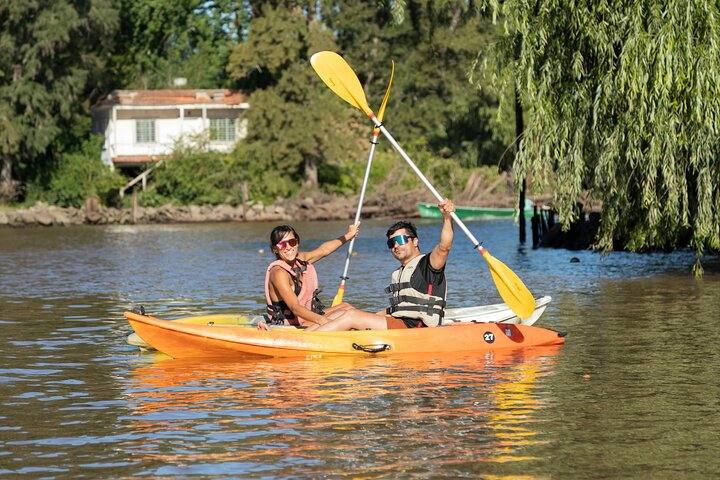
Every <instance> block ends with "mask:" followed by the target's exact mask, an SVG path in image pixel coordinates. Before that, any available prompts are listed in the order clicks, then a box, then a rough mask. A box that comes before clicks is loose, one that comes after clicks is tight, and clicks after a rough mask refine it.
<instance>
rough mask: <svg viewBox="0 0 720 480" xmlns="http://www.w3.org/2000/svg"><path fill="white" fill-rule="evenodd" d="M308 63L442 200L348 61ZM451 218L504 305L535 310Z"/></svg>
mask: <svg viewBox="0 0 720 480" xmlns="http://www.w3.org/2000/svg"><path fill="white" fill-rule="evenodd" d="M310 63H311V65H312V67H313V68H314V69H315V72H317V74H318V75H319V76H320V78H321V79H322V80H323V82H325V84H326V85H327V86H328V87H330V89H331V90H332V91H333V92H335V94H337V95H338V96H339V97H340V98H342V99H343V100H345V101H346V102H348V103H349V104H350V105H352V106H354V107H356V108H358V109H360V110H362V111H363V113H365V115H367V116H368V117H369V118H370V120H372V121H373V123H374V124H375V126H376V128H378V129H379V130H380V131H381V132H382V133H383V135H385V137H386V138H387V139H388V140H389V141H390V143H391V144H392V146H393V148H395V150H397V152H398V153H399V154H400V155H401V156H402V157H403V158H404V159H405V161H406V162H407V163H408V165H410V168H412V169H413V171H414V172H415V174H416V175H417V176H418V177H419V178H420V180H422V182H423V183H424V184H425V186H426V187H427V188H428V189H429V190H430V191H431V192H432V194H433V195H434V196H435V198H437V199H438V201H439V202H442V201H443V200H444V198H443V197H442V195H440V193H439V192H438V191H437V190H435V187H433V186H432V184H431V183H430V181H429V180H428V179H427V178H425V175H423V173H422V172H421V171H420V170H419V169H418V168H417V166H416V165H415V163H413V161H412V160H411V159H410V157H409V156H408V155H407V153H405V151H404V150H403V149H402V147H401V146H400V145H399V144H398V143H397V141H395V139H394V138H393V136H392V135H390V132H388V131H387V129H386V128H385V127H384V126H383V124H382V122H381V121H380V120H379V119H378V118H377V117H376V116H375V113H374V112H373V111H372V110H371V109H370V106H369V105H368V103H367V100H366V99H365V92H364V91H363V89H362V85H360V80H359V79H358V78H357V75H355V72H354V71H353V69H352V68H351V67H350V65H348V63H347V62H346V61H345V60H344V59H343V58H342V57H341V56H340V55H338V54H337V53H334V52H318V53H316V54H314V55H313V56H312V58H311V59H310ZM452 218H453V220H455V223H457V225H458V226H459V227H460V229H461V230H462V231H463V232H464V233H465V235H466V236H467V237H468V238H469V239H470V241H471V242H472V243H473V245H474V247H475V248H476V249H478V251H479V252H480V254H481V255H482V256H483V258H484V259H485V260H486V261H487V263H488V266H489V267H490V273H491V274H492V278H493V281H494V282H495V287H496V288H497V290H498V292H499V293H500V296H501V297H502V299H503V300H504V301H505V303H506V304H507V306H508V307H510V309H511V310H512V311H513V312H514V313H515V314H516V315H517V316H518V317H520V318H528V317H529V316H530V315H532V313H533V311H534V310H535V299H534V298H533V296H532V294H531V293H530V291H529V290H528V289H527V287H526V286H525V285H524V284H523V282H522V281H521V280H520V279H519V278H518V276H517V275H515V273H514V272H513V271H512V270H510V269H509V268H508V267H507V266H506V265H505V264H504V263H502V262H501V261H500V260H498V259H496V258H495V257H493V256H492V255H490V253H489V252H488V251H487V250H486V249H485V248H484V247H483V246H482V245H480V242H478V241H477V239H476V238H475V237H474V236H473V234H472V233H471V232H470V230H468V228H467V227H466V226H465V224H464V223H463V222H462V221H461V220H460V218H459V217H458V216H457V214H455V212H453V213H452Z"/></svg>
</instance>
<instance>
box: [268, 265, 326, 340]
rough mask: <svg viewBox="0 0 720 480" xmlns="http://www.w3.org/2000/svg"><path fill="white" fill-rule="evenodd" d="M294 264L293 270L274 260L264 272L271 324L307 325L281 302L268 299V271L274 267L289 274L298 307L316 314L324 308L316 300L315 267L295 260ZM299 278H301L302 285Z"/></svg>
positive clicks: (316, 280) (318, 300) (316, 281)
mask: <svg viewBox="0 0 720 480" xmlns="http://www.w3.org/2000/svg"><path fill="white" fill-rule="evenodd" d="M295 263H296V264H297V266H296V267H294V268H293V267H291V266H290V265H288V264H287V263H285V262H284V261H282V260H275V261H274V262H272V263H271V264H270V265H268V268H267V271H266V272H265V301H266V302H267V313H268V317H269V320H270V323H271V324H275V325H293V326H296V327H298V326H306V324H307V323H308V322H306V320H304V319H302V318H300V317H296V316H295V314H294V313H293V312H292V311H290V309H289V308H287V305H286V304H285V302H283V301H282V300H280V301H277V302H273V300H272V299H271V298H270V270H272V269H273V268H275V267H280V268H282V269H283V270H285V271H286V272H288V273H289V274H290V277H291V278H292V280H293V284H294V285H295V295H297V297H298V301H299V302H300V305H302V306H303V307H305V308H307V309H308V310H311V311H313V312H315V313H317V314H320V315H322V314H323V309H324V308H325V307H324V305H323V304H322V302H321V301H320V299H319V298H318V294H319V293H320V290H319V289H318V277H317V272H316V271H315V267H314V266H313V264H312V263H307V262H303V261H302V260H296V261H295ZM300 278H302V284H301V282H300Z"/></svg>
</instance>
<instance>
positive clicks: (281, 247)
mask: <svg viewBox="0 0 720 480" xmlns="http://www.w3.org/2000/svg"><path fill="white" fill-rule="evenodd" d="M297 244H298V241H297V238H291V239H290V240H283V241H282V242H278V243H277V244H276V245H275V246H276V247H277V248H278V250H285V249H286V248H287V247H288V246H290V247H294V246H295V245H297Z"/></svg>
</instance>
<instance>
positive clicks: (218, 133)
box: [210, 118, 235, 142]
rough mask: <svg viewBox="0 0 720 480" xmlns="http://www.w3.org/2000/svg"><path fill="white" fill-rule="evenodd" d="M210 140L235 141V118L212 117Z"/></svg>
mask: <svg viewBox="0 0 720 480" xmlns="http://www.w3.org/2000/svg"><path fill="white" fill-rule="evenodd" d="M210 140H211V141H213V142H234V141H235V120H233V119H232V118H211V119H210Z"/></svg>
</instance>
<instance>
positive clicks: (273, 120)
mask: <svg viewBox="0 0 720 480" xmlns="http://www.w3.org/2000/svg"><path fill="white" fill-rule="evenodd" d="M270 3H272V2H268V3H267V4H264V6H263V7H262V8H261V9H259V10H258V11H256V13H255V14H256V15H257V16H256V17H255V18H253V20H252V22H251V24H250V26H249V30H248V34H247V38H246V39H245V40H244V41H243V42H242V43H240V44H239V45H237V46H236V47H235V49H234V50H233V52H232V55H231V57H230V63H229V65H228V71H229V72H230V74H231V76H232V77H233V78H235V79H236V80H237V81H238V84H239V86H240V87H241V88H242V89H243V90H245V91H248V92H249V93H250V95H251V98H252V107H251V108H250V109H249V110H248V112H247V114H246V118H247V121H248V137H247V138H246V139H245V140H244V141H243V142H242V145H241V146H240V147H239V148H240V151H239V152H238V154H237V156H236V158H237V161H239V162H245V166H246V167H248V169H250V166H249V165H248V162H252V164H253V165H252V168H253V169H256V168H258V166H259V167H260V169H261V170H262V171H265V172H280V174H281V175H283V176H286V177H287V178H289V179H291V180H293V181H295V180H299V179H302V181H303V182H304V183H305V184H306V185H308V186H310V187H315V186H317V185H318V168H319V165H320V164H321V163H323V162H343V161H346V160H354V159H355V158H357V157H359V155H360V150H359V149H358V147H359V146H360V145H361V144H360V143H359V142H358V138H359V137H360V135H359V134H358V131H357V128H356V127H357V125H358V122H357V121H353V120H351V118H352V117H351V115H352V113H353V112H351V111H349V109H347V108H344V106H343V105H341V104H340V103H339V102H338V101H337V99H336V98H335V97H334V95H333V94H332V93H331V92H329V91H328V89H326V88H324V86H323V85H322V84H321V80H320V79H319V78H317V76H316V75H315V73H314V72H313V71H312V69H311V68H310V64H309V59H310V56H311V55H312V54H313V53H315V52H317V51H320V50H327V49H332V48H333V40H332V37H331V36H330V34H329V32H328V31H327V30H325V29H324V28H322V25H321V24H320V23H319V21H318V19H317V17H316V12H315V11H314V10H313V9H310V8H308V5H309V4H312V3H313V2H307V3H308V5H303V2H297V3H295V2H278V3H281V5H278V6H276V7H275V6H273V5H271V4H270ZM285 3H288V4H289V7H288V6H286V5H285ZM367 131H369V128H368V130H367Z"/></svg>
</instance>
